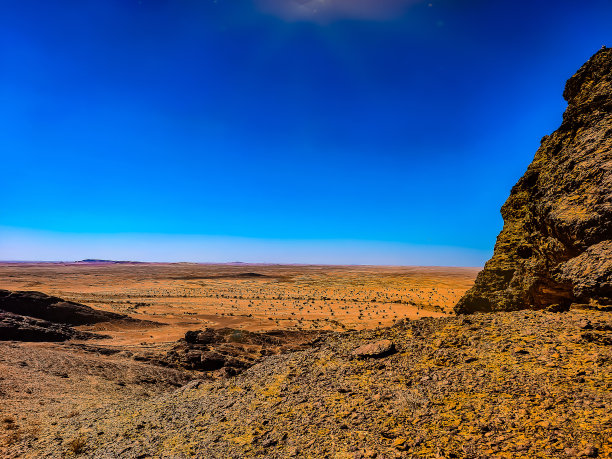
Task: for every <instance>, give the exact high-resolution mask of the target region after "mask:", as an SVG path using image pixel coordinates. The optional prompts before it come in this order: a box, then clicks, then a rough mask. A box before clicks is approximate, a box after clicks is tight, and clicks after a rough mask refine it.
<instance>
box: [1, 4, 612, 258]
mask: <svg viewBox="0 0 612 459" xmlns="http://www.w3.org/2000/svg"><path fill="white" fill-rule="evenodd" d="M602 45H607V46H612V1H603V0H593V1H589V2H578V1H572V2H569V1H563V0H561V1H555V2H548V1H542V2H527V1H505V0H500V1H496V2H490V1H475V0H474V1H470V0H467V1H431V2H427V1H426V2H421V1H416V0H378V1H374V0H353V1H349V0H327V3H321V0H311V1H310V2H305V3H303V2H299V3H297V2H295V0H231V1H230V0H217V1H208V0H141V1H137V0H134V1H132V0H121V1H120V0H104V1H102V0H90V1H85V2H84V1H76V0H75V1H57V2H43V1H41V0H38V1H33V0H7V1H4V2H2V6H0V101H1V103H0V156H1V159H2V164H3V173H2V180H0V259H12V260H18V259H21V260H24V259H27V260H32V259H47V260H49V259H56V260H59V259H61V260H69V259H79V258H121V259H139V260H154V261H162V260H168V261H179V260H183V261H235V260H237V259H240V260H242V261H253V262H255V261H261V262H310V263H317V262H325V263H377V264H445V265H480V264H482V263H483V262H484V261H485V260H486V259H487V257H488V256H489V255H490V254H491V252H492V247H493V244H494V241H495V237H496V236H497V233H498V232H499V230H500V229H501V225H502V221H501V217H500V215H499V208H500V206H501V205H502V204H503V202H504V201H505V199H506V198H507V196H508V193H509V191H510V188H511V186H512V185H513V184H514V183H515V182H516V180H517V179H518V178H519V177H520V176H521V175H522V173H523V171H524V169H525V168H526V166H527V165H528V164H529V162H530V161H531V159H532V158H533V154H534V152H535V150H536V149H537V147H538V145H539V141H540V139H541V137H543V136H544V135H546V134H548V133H550V132H551V131H553V130H554V129H556V128H557V126H558V125H559V123H560V121H561V115H562V112H563V110H564V108H565V102H564V101H563V99H562V97H561V94H562V90H563V86H564V84H565V81H566V80H567V78H569V77H570V76H571V75H572V74H573V73H574V72H575V71H576V70H577V69H578V68H579V67H580V65H581V64H582V63H583V62H584V61H585V60H586V59H588V57H590V56H591V55H592V54H593V53H595V52H596V51H597V50H598V49H599V48H600V47H601V46H602ZM135 241H138V243H136V242H135Z"/></svg>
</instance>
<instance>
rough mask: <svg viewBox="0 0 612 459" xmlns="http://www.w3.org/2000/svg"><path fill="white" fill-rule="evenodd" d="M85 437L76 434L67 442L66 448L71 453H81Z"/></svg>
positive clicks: (83, 449) (83, 448)
mask: <svg viewBox="0 0 612 459" xmlns="http://www.w3.org/2000/svg"><path fill="white" fill-rule="evenodd" d="M86 443H87V441H86V440H85V438H83V437H81V436H78V437H76V438H74V439H72V440H70V441H69V442H68V450H69V451H70V452H71V453H73V454H81V453H83V452H84V451H85V444H86Z"/></svg>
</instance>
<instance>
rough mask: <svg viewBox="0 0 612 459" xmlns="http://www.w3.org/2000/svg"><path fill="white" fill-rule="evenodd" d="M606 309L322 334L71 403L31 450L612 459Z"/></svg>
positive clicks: (611, 353) (610, 318)
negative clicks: (229, 366) (303, 345)
mask: <svg viewBox="0 0 612 459" xmlns="http://www.w3.org/2000/svg"><path fill="white" fill-rule="evenodd" d="M610 406H612V313H610V312H593V311H588V312H585V311H582V310H571V311H570V312H565V313H550V312H539V311H517V312H509V313H500V314H474V315H472V316H470V317H448V318H436V319H431V318H430V319H421V320H418V321H405V322H400V323H398V324H397V325H396V326H394V327H392V328H387V329H379V330H370V331H363V332H349V333H344V334H330V335H328V336H326V337H323V338H322V339H321V341H320V342H319V343H317V344H315V345H314V346H313V347H312V348H310V349H308V350H305V351H299V352H292V353H288V354H281V355H276V356H270V357H268V358H266V359H264V360H263V361H262V362H261V363H259V364H257V365H255V366H253V367H251V368H249V369H247V370H246V371H244V372H243V373H242V374H240V375H238V376H236V377H233V378H222V379H219V380H216V381H211V380H200V381H193V382H191V383H189V384H187V385H186V386H184V387H182V388H181V389H178V390H176V391H174V392H173V393H170V394H165V395H161V396H159V397H154V398H150V399H144V398H138V397H135V398H133V399H132V400H131V401H127V402H126V403H124V404H121V405H108V406H104V407H101V408H98V409H93V410H91V409H90V410H77V411H78V413H76V414H75V415H74V416H71V417H66V418H61V419H57V422H56V423H55V424H53V425H46V426H42V427H41V430H40V431H39V432H37V433H36V435H33V436H31V437H29V438H28V439H27V441H26V440H24V441H22V442H16V443H15V444H13V445H11V446H10V447H7V448H6V449H5V453H6V454H9V455H10V454H18V453H20V452H27V454H29V455H31V457H58V458H59V457H65V456H66V455H68V456H73V455H75V453H76V454H77V455H81V456H83V457H98V458H107V457H167V458H170V457H172V458H181V457H202V458H243V457H266V458H285V457H313V458H314V457H317V458H318V457H338V458H374V457H378V458H394V457H405V458H413V457H414V458H418V457H423V458H426V457H446V458H452V457H465V458H468V457H469V458H494V457H497V458H502V457H505V458H516V457H529V458H551V457H555V458H576V457H601V458H603V457H612V440H611V438H612V417H611V415H610V411H609V407H610Z"/></svg>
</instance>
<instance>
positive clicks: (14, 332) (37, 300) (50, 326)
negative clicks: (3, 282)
mask: <svg viewBox="0 0 612 459" xmlns="http://www.w3.org/2000/svg"><path fill="white" fill-rule="evenodd" d="M100 322H115V323H117V322H120V323H123V324H126V325H129V326H134V325H136V326H139V325H145V324H146V325H147V326H151V325H163V324H158V323H154V322H149V321H143V320H138V319H133V318H131V317H129V316H126V315H124V314H116V313H114V312H107V311H100V310H98V309H93V308H90V307H89V306H85V305H84V304H79V303H74V302H72V301H65V300H63V299H61V298H58V297H55V296H50V295H46V294H44V293H41V292H11V291H9V290H0V341H9V340H13V341H66V340H69V339H92V338H98V339H99V338H107V336H105V335H98V334H94V333H88V332H81V331H78V330H75V329H74V328H73V327H74V326H79V325H92V324H97V323H100Z"/></svg>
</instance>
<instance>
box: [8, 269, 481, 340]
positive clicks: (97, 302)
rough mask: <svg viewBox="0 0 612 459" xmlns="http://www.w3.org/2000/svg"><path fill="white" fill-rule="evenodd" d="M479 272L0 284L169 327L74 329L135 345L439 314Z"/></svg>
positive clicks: (159, 275) (56, 272)
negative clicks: (202, 331) (204, 332)
mask: <svg viewBox="0 0 612 459" xmlns="http://www.w3.org/2000/svg"><path fill="white" fill-rule="evenodd" d="M479 269H480V268H448V267H381V266H298V265H263V264H257V265H248V264H188V263H175V264H161V263H2V264H0V288H4V289H9V290H36V291H40V292H44V293H47V294H51V295H56V296H59V297H61V298H64V299H68V300H72V301H77V302H79V303H83V304H86V305H89V306H92V307H94V308H98V309H103V310H108V311H114V312H119V313H124V314H129V315H130V316H132V317H135V318H138V319H146V320H152V321H155V322H162V323H165V324H168V326H163V327H143V328H138V329H133V328H132V329H126V328H122V327H121V326H118V325H116V326H109V325H108V324H105V325H98V326H95V327H82V328H83V329H86V330H94V331H95V330H97V331H103V332H104V333H106V334H108V335H111V336H112V338H113V339H112V344H114V345H119V346H122V345H123V346H125V345H127V346H133V345H153V344H162V343H168V342H173V341H176V340H177V339H179V338H181V337H182V336H183V335H184V333H185V331H187V330H193V329H198V328H203V327H233V328H244V329H247V330H251V331H257V330H268V329H279V328H285V329H296V328H300V329H304V330H314V329H326V330H343V329H350V328H356V329H361V328H375V327H378V326H388V325H391V324H392V323H393V322H395V321H396V320H398V319H401V318H405V317H408V318H418V317H424V316H442V315H445V314H447V313H449V312H450V310H451V308H452V307H453V306H454V304H455V303H456V302H457V300H458V299H459V298H460V297H461V295H462V294H463V293H464V292H465V291H466V290H467V289H468V288H469V287H471V285H472V284H473V282H474V279H475V277H476V274H477V272H478V271H479ZM107 343H108V341H107ZM108 344H110V343H108Z"/></svg>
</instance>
